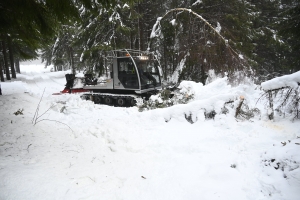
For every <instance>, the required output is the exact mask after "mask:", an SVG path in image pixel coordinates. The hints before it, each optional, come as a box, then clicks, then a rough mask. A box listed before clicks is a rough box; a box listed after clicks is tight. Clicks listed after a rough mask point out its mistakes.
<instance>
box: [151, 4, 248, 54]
mask: <svg viewBox="0 0 300 200" xmlns="http://www.w3.org/2000/svg"><path fill="white" fill-rule="evenodd" d="M175 11H187V12H189V13H191V14H193V15H194V16H196V17H197V18H199V19H200V20H202V21H203V22H204V23H205V24H206V25H207V26H208V27H209V28H211V29H212V30H213V31H214V33H215V34H217V35H218V37H219V38H220V39H221V40H223V42H224V43H225V45H226V47H228V48H229V49H230V50H231V51H232V52H233V53H234V54H236V55H237V56H238V57H239V58H242V56H241V55H240V54H239V53H237V52H236V51H235V50H233V49H232V48H231V47H230V45H229V44H228V40H227V39H225V38H224V37H223V36H222V35H221V34H220V24H218V26H217V27H216V28H214V27H213V26H212V25H211V24H210V23H209V22H208V21H207V20H206V19H204V18H203V17H202V16H201V15H199V14H197V13H195V12H194V11H192V10H191V9H187V8H174V9H171V10H169V11H168V12H167V13H166V14H165V15H164V16H163V17H158V18H157V20H156V23H155V24H154V26H153V28H152V32H151V35H150V38H155V37H158V36H159V35H160V34H161V25H160V22H161V20H162V19H164V18H165V17H166V16H167V15H169V14H170V13H172V12H175ZM148 48H149V49H150V43H149V46H148Z"/></svg>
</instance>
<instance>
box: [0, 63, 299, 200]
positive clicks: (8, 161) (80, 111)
mask: <svg viewBox="0 0 300 200" xmlns="http://www.w3.org/2000/svg"><path fill="white" fill-rule="evenodd" d="M30 68H31V70H30ZM34 68H37V66H35V67H34V66H32V67H28V66H27V68H26V69H27V70H24V66H21V69H22V74H18V75H17V80H13V81H11V82H5V83H1V87H2V93H3V95H2V96H0V114H1V119H0V199H1V200H2V199H3V200H8V199H13V200H35V199H38V200H39V199H43V200H44V199H51V200H52V199H72V200H73V199H109V200H114V199H128V200H135V199H136V200H147V199H149V200H154V199H155V200H160V199H161V200H166V199H172V200H183V199H184V200H186V199H188V200H194V199H197V200H198V199H201V200H205V199H207V200H213V199H239V200H242V199H253V200H257V199H280V200H283V199H286V200H296V199H299V198H300V153H299V152H300V129H299V120H298V121H297V120H296V121H291V120H290V119H287V118H285V119H284V118H281V117H280V116H276V115H275V120H274V121H269V120H268V119H267V111H266V110H267V108H266V103H265V102H264V100H261V101H258V103H257V104H256V102H257V99H258V98H259V97H260V95H261V94H262V91H261V90H260V89H259V87H257V86H255V85H250V86H247V85H240V86H239V87H235V88H232V87H230V86H229V85H228V84H227V81H226V79H224V78H223V79H217V80H215V81H214V82H212V83H210V84H209V85H206V86H202V85H201V84H196V83H193V82H186V84H184V87H185V88H188V89H190V90H192V91H193V92H194V94H195V99H194V100H193V101H192V102H190V103H188V104H185V105H176V106H173V107H170V108H164V109H156V110H151V111H144V112H139V111H138V108H137V107H132V108H119V107H110V106H106V105H95V104H93V103H92V102H89V101H84V100H81V99H80V97H79V96H78V95H59V96H57V95H56V96H54V95H51V94H52V93H54V92H58V91H61V90H62V89H63V86H64V84H65V78H64V73H65V72H49V70H44V69H43V70H33V69H34ZM42 95H43V98H42V100H41V96H42ZM240 96H243V97H244V98H245V102H246V103H247V104H248V105H249V107H251V108H254V107H257V108H259V109H260V110H261V114H260V115H258V116H256V117H254V118H252V119H251V120H241V119H236V118H235V117H234V114H235V109H234V107H233V108H231V107H230V106H229V107H228V109H229V110H228V111H229V113H227V114H222V113H221V108H222V107H223V105H224V102H226V101H227V100H229V99H233V100H235V102H238V101H239V100H238V99H239V97H240ZM40 100H41V102H40ZM39 102H40V103H39ZM203 106H204V107H206V108H209V107H210V108H211V109H214V110H216V112H217V114H216V116H215V118H214V119H205V117H204V111H203V109H201V108H202V107H203ZM37 108H39V109H37ZM18 111H19V112H18ZM37 111H38V113H37ZM186 114H191V116H192V118H193V122H194V123H190V122H188V121H187V120H186V118H185V115H186ZM34 116H37V118H34Z"/></svg>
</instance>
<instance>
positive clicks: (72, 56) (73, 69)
mask: <svg viewBox="0 0 300 200" xmlns="http://www.w3.org/2000/svg"><path fill="white" fill-rule="evenodd" d="M69 50H70V62H71V69H72V74H76V70H75V66H74V54H73V48H72V47H70V48H69Z"/></svg>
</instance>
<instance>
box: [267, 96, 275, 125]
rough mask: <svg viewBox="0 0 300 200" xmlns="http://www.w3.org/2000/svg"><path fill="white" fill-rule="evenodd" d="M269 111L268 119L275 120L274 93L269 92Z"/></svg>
mask: <svg viewBox="0 0 300 200" xmlns="http://www.w3.org/2000/svg"><path fill="white" fill-rule="evenodd" d="M268 93H269V109H268V117H269V120H273V119H274V108H273V96H272V91H269V92H268Z"/></svg>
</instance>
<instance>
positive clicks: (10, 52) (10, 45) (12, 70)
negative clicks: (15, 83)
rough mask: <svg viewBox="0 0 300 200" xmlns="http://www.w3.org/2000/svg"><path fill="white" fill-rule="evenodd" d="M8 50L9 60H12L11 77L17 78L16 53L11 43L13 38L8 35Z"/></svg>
mask: <svg viewBox="0 0 300 200" xmlns="http://www.w3.org/2000/svg"><path fill="white" fill-rule="evenodd" d="M7 39H8V40H7V41H8V51H9V60H10V70H11V77H12V78H17V76H16V70H15V65H14V64H15V61H14V53H13V46H12V43H11V38H10V37H8V38H7Z"/></svg>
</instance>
